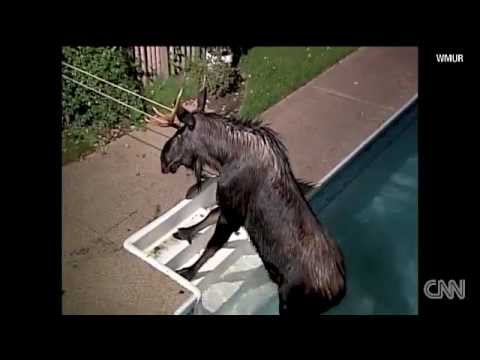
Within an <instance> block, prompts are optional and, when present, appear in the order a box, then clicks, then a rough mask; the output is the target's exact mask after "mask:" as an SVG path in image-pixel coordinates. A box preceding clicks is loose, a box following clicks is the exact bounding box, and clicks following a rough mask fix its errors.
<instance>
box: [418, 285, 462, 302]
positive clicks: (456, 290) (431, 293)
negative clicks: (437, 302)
mask: <svg viewBox="0 0 480 360" xmlns="http://www.w3.org/2000/svg"><path fill="white" fill-rule="evenodd" d="M423 292H424V293H425V296H426V297H427V298H429V299H443V298H444V297H446V298H447V299H449V300H453V299H454V298H455V297H457V298H458V299H460V300H463V299H465V280H460V281H459V282H458V283H457V282H456V281H454V280H449V281H448V283H447V282H445V280H428V281H427V282H426V283H425V286H424V287H423Z"/></svg>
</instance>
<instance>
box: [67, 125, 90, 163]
mask: <svg viewBox="0 0 480 360" xmlns="http://www.w3.org/2000/svg"><path fill="white" fill-rule="evenodd" d="M96 143H97V133H96V131H95V129H93V128H85V129H75V130H73V129H71V130H64V131H63V132H62V164H63V165H65V164H67V163H69V162H71V161H75V160H78V159H80V157H81V156H82V155H85V154H87V153H89V152H92V151H94V150H95V144H96Z"/></svg>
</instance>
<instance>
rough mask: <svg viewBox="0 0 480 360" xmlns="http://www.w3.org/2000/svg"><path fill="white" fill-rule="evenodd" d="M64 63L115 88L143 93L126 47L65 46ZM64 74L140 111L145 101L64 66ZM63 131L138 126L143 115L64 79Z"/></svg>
mask: <svg viewBox="0 0 480 360" xmlns="http://www.w3.org/2000/svg"><path fill="white" fill-rule="evenodd" d="M62 52H63V61H65V62H66V63H68V64H71V65H74V66H77V67H79V68H80V69H83V70H85V71H88V72H89V73H91V74H94V75H97V76H99V77H101V78H103V79H105V80H108V81H110V82H112V83H114V84H116V85H119V86H122V87H124V88H126V89H129V90H132V91H135V92H137V93H140V91H141V90H142V87H141V86H142V84H141V82H140V80H138V79H137V74H136V69H135V64H134V63H133V59H132V58H131V56H130V54H129V53H128V51H127V50H126V49H125V48H119V47H65V48H63V51H62ZM63 72H64V74H65V75H67V76H69V77H70V78H73V79H75V80H77V81H80V82H82V83H84V84H86V85H88V86H90V87H93V88H95V89H97V90H100V91H102V92H103V93H106V94H108V95H110V96H112V97H114V98H117V99H119V100H121V101H123V102H125V103H127V104H129V105H132V106H134V107H136V108H137V109H140V110H143V109H144V102H143V101H142V100H141V99H139V98H137V97H135V96H133V95H130V94H128V93H126V92H124V91H121V90H119V89H116V88H114V87H112V86H110V85H108V84H105V83H103V82H100V81H98V80H96V79H94V78H91V77H89V76H87V75H84V74H82V73H80V72H77V71H73V70H71V69H70V68H68V67H63ZM62 81H63V82H62V107H63V117H62V129H66V128H85V127H93V128H97V129H98V128H100V129H101V128H114V127H119V126H120V125H128V124H139V123H140V121H141V120H142V119H143V115H142V114H140V113H138V112H136V111H133V110H130V109H128V108H127V107H125V106H123V105H120V104H117V103H116V102H114V101H112V100H110V99H107V98H105V97H103V96H101V95H99V94H96V93H94V92H92V91H91V90H88V89H85V88H83V87H81V86H80V85H77V84H75V83H72V82H71V81H69V80H66V79H63V78H62Z"/></svg>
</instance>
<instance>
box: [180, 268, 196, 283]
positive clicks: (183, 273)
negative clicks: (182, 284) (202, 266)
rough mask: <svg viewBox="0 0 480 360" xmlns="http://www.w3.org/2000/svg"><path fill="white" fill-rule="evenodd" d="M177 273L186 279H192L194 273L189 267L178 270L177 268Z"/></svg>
mask: <svg viewBox="0 0 480 360" xmlns="http://www.w3.org/2000/svg"><path fill="white" fill-rule="evenodd" d="M177 274H178V275H180V276H182V277H184V278H185V279H187V280H188V281H190V280H192V279H193V277H194V276H195V274H194V273H193V272H192V270H190V268H183V269H180V270H177Z"/></svg>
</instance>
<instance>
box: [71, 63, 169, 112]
mask: <svg viewBox="0 0 480 360" xmlns="http://www.w3.org/2000/svg"><path fill="white" fill-rule="evenodd" d="M62 64H63V65H65V66H66V67H69V68H71V69H73V70H76V71H79V72H81V73H83V74H85V75H88V76H91V77H93V78H94V79H97V80H99V81H102V82H104V83H106V84H108V85H110V86H113V87H116V88H117V89H120V90H122V91H125V92H127V93H129V94H132V95H134V96H137V97H139V98H140V99H143V100H145V101H148V102H149V103H152V104H155V105H157V106H159V107H161V108H164V109H165V110H168V111H173V109H172V108H170V107H168V106H165V105H162V104H160V103H158V102H156V101H153V100H151V99H149V98H146V97H144V96H141V95H139V94H137V93H136V92H134V91H131V90H128V89H125V88H123V87H121V86H119V85H116V84H114V83H111V82H110V81H107V80H105V79H102V78H101V77H98V76H96V75H93V74H91V73H89V72H87V71H85V70H82V69H80V68H77V67H76V66H73V65H70V64H67V63H66V62H64V61H62Z"/></svg>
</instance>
